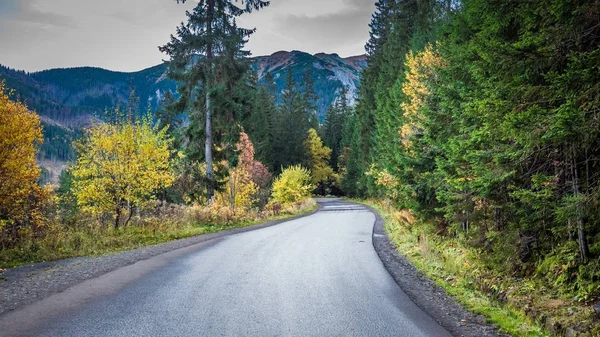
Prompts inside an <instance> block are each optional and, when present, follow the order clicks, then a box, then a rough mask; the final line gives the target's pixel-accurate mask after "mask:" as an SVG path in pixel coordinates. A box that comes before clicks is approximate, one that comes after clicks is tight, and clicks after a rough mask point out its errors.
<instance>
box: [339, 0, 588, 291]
mask: <svg viewBox="0 0 600 337" xmlns="http://www.w3.org/2000/svg"><path fill="white" fill-rule="evenodd" d="M599 43H600V2H598V1H593V0H591V1H590V0H581V1H546V0H544V1H541V0H540V1H489V0H464V1H446V0H444V1H432V0H397V1H391V0H380V1H378V2H377V12H376V14H375V15H374V16H373V20H372V23H371V39H370V41H369V43H368V45H367V51H368V55H369V60H368V67H367V69H365V71H364V72H363V77H362V82H361V86H360V97H359V101H358V105H357V107H356V111H355V114H354V116H353V118H351V119H349V124H350V125H347V126H346V127H345V129H346V130H351V131H350V132H349V133H350V134H351V136H350V137H349V139H348V140H347V141H345V142H344V147H346V148H345V149H343V150H342V151H343V152H344V151H349V156H348V158H347V159H346V160H347V166H346V168H345V170H346V174H345V175H344V177H343V182H342V185H343V187H344V191H345V192H346V193H347V194H349V195H351V196H359V197H377V198H385V199H388V200H389V201H391V202H392V203H393V204H395V205H396V206H397V207H400V208H406V209H410V210H412V211H413V212H414V213H415V214H416V215H418V217H419V218H421V219H422V220H425V221H427V222H434V223H435V224H437V231H438V233H439V234H442V235H444V236H449V237H456V236H458V237H461V238H464V242H465V243H466V244H467V245H468V246H471V247H474V248H477V249H478V252H479V254H480V256H481V257H482V259H483V260H484V261H486V263H489V265H490V266H491V268H492V269H494V270H497V271H498V272H500V273H503V274H509V275H512V276H514V277H522V276H527V275H531V274H532V273H535V274H536V275H538V276H540V277H542V278H545V279H547V281H548V282H549V284H550V286H552V287H557V288H558V289H561V291H563V292H564V293H568V294H576V298H578V299H580V300H584V301H585V300H591V299H594V298H597V296H598V295H600V286H599V284H600V283H599V282H600V268H598V267H599V261H600V260H598V258H599V257H600V218H599V217H598V215H599V214H600V210H599V203H598V200H599V197H600V185H599V182H600V180H599V178H600V166H599V164H600V163H599V162H598V160H599V157H598V156H599V155H600V152H599V149H600V143H599V140H600V138H599V137H598V136H599V134H598V133H599V131H600V127H599V123H598V114H599V113H600V71H599V68H598V65H599V64H600V48H599ZM365 173H366V174H365Z"/></svg>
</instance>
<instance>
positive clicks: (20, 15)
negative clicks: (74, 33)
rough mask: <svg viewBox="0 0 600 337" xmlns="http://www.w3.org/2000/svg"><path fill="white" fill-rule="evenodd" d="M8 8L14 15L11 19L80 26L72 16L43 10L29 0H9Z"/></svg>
mask: <svg viewBox="0 0 600 337" xmlns="http://www.w3.org/2000/svg"><path fill="white" fill-rule="evenodd" d="M6 8H8V9H9V12H8V14H12V15H13V16H12V17H10V18H9V20H11V21H19V22H22V23H29V24H34V25H50V26H54V27H64V28H77V27H78V26H77V24H76V23H75V21H74V20H73V19H72V18H69V17H67V16H64V15H60V14H56V13H50V12H43V11H41V10H39V9H38V8H36V6H34V4H33V3H32V2H31V1H28V0H25V1H13V2H10V1H9V3H8V5H6ZM11 12H14V13H11Z"/></svg>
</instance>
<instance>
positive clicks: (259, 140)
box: [245, 83, 277, 170]
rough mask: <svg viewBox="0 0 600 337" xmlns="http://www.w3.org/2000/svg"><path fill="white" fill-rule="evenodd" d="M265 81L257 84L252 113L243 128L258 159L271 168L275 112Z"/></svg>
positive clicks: (273, 100) (275, 107) (272, 93)
mask: <svg viewBox="0 0 600 337" xmlns="http://www.w3.org/2000/svg"><path fill="white" fill-rule="evenodd" d="M270 90H271V88H269V86H268V84H267V83H263V84H259V85H258V87H257V89H256V91H255V98H254V101H253V103H252V107H253V109H252V114H251V115H250V117H249V118H248V120H247V123H246V126H245V129H246V130H247V132H248V136H249V137H250V139H251V141H252V143H253V144H254V148H255V156H256V158H257V160H258V161H260V162H262V163H264V164H265V165H267V167H269V169H271V170H273V165H272V164H273V163H272V161H273V159H272V157H273V142H274V139H273V137H274V130H273V121H274V118H275V115H276V113H277V106H276V104H275V94H274V92H271V91H270Z"/></svg>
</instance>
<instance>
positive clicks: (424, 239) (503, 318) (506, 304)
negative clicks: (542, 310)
mask: <svg viewBox="0 0 600 337" xmlns="http://www.w3.org/2000/svg"><path fill="white" fill-rule="evenodd" d="M358 202H362V203H364V204H367V205H369V206H371V207H373V208H374V209H376V210H377V211H378V212H379V214H381V216H382V217H383V219H384V220H385V225H386V230H387V232H388V234H389V235H390V238H391V240H392V241H393V243H394V244H395V245H396V247H397V249H398V251H399V252H400V253H402V254H403V255H404V256H406V257H407V258H408V259H409V260H410V261H411V262H412V263H413V264H414V265H415V266H416V267H417V268H418V269H419V270H421V271H422V272H423V273H424V274H425V275H426V276H427V277H428V278H430V279H432V280H433V281H434V282H435V283H436V284H438V285H439V286H440V287H442V288H443V289H444V290H445V291H446V292H447V293H448V294H450V295H452V296H453V297H454V298H456V299H457V300H458V301H459V302H460V303H462V304H463V305H464V306H465V307H466V308H467V309H468V310H469V311H471V312H473V313H477V314H482V315H484V316H485V317H486V318H487V321H488V322H489V323H492V324H494V325H496V326H497V327H498V328H499V329H500V331H501V332H503V333H508V334H510V335H512V336H524V337H533V336H549V333H548V332H546V331H545V330H544V329H543V328H542V325H541V323H540V322H538V321H536V320H533V319H531V318H529V317H528V316H527V315H526V313H525V310H524V309H525V307H522V306H518V305H515V304H513V303H511V301H509V300H507V299H506V297H501V298H499V297H498V296H497V295H498V293H500V294H502V292H501V291H497V290H498V288H499V287H500V285H499V282H500V281H499V280H498V279H496V278H495V276H494V278H493V279H486V275H487V276H489V274H486V273H485V272H484V271H483V270H482V269H483V266H480V265H478V258H477V252H475V251H473V250H470V249H468V248H466V247H464V246H463V245H462V244H460V242H459V241H458V240H454V239H452V238H447V237H442V236H440V235H437V234H436V230H435V228H434V226H433V225H431V224H426V223H420V222H418V221H417V220H416V219H415V218H414V217H413V216H412V214H411V213H410V212H407V211H398V210H396V209H394V208H392V207H389V206H387V205H385V204H384V203H382V202H378V201H372V200H370V201H364V200H363V201H358ZM490 284H491V286H489V287H484V286H482V285H490ZM494 284H496V289H494V288H495V286H494ZM528 291H529V290H528Z"/></svg>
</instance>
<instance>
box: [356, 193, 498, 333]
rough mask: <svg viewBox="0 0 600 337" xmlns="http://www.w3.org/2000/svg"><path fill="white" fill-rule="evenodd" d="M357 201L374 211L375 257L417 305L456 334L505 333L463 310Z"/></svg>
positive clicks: (380, 221)
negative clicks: (413, 261)
mask: <svg viewBox="0 0 600 337" xmlns="http://www.w3.org/2000/svg"><path fill="white" fill-rule="evenodd" d="M359 204H360V205H363V206H365V207H366V208H368V209H369V210H370V211H371V212H372V213H373V214H374V215H375V223H374V224H373V234H372V241H373V248H374V249H375V251H376V252H377V255H378V256H379V259H380V260H381V262H382V263H383V265H384V267H385V269H387V271H388V272H389V273H390V275H391V276H392V278H393V279H394V280H395V281H396V283H397V284H398V286H399V287H400V288H401V289H402V290H403V291H404V292H405V293H406V295H408V297H409V298H410V299H411V300H412V301H413V302H414V303H415V304H416V305H417V306H418V307H419V308H421V309H422V310H423V311H424V312H425V313H427V314H428V315H429V316H430V317H431V318H433V319H434V320H435V321H436V322H437V323H438V324H440V325H441V326H442V327H443V328H444V329H446V330H447V331H448V332H449V333H450V334H452V335H453V336H456V337H498V336H507V335H503V334H500V333H499V332H498V330H497V328H496V327H494V326H492V325H490V324H488V323H486V322H485V317H484V316H482V315H478V314H473V313H471V312H469V311H467V310H466V309H465V308H464V307H463V306H462V305H461V304H460V303H458V302H457V301H456V300H455V299H454V298H453V297H452V296H450V295H448V294H447V293H446V291H445V290H444V289H442V288H441V287H439V286H438V285H436V284H435V283H434V282H433V281H432V280H430V279H429V278H427V277H426V276H425V275H424V274H423V273H422V272H421V271H420V270H418V269H417V267H415V266H414V265H413V264H412V263H411V262H410V261H409V260H408V259H407V258H406V257H405V256H403V255H402V254H400V253H399V252H398V250H397V249H396V246H395V245H394V243H393V242H392V240H391V239H390V237H389V235H388V233H387V231H386V229H385V220H384V219H383V218H382V217H381V215H380V214H379V212H378V211H377V210H375V209H374V208H372V207H370V206H369V205H365V204H362V203H359Z"/></svg>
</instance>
